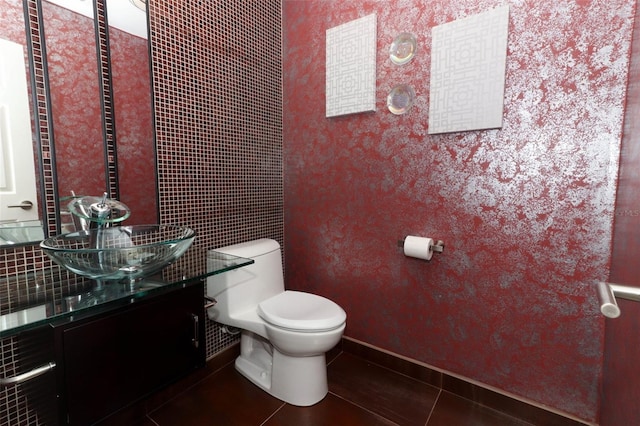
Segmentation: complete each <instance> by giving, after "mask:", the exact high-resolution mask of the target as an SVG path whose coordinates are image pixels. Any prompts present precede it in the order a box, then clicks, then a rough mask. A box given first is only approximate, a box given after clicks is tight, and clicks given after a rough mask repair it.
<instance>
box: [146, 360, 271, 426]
mask: <svg viewBox="0 0 640 426" xmlns="http://www.w3.org/2000/svg"><path fill="white" fill-rule="evenodd" d="M282 405H283V402H282V401H280V400H278V399H276V398H274V397H272V396H271V395H269V394H267V393H266V392H264V391H262V390H261V389H260V388H258V387H257V386H255V385H254V384H253V383H251V382H249V381H248V380H247V379H245V378H244V377H242V376H241V375H240V373H238V372H237V371H235V368H234V366H233V365H232V364H231V365H229V366H227V367H225V368H223V369H222V370H220V371H219V372H217V373H215V374H213V375H211V376H209V377H208V378H207V379H205V380H203V381H202V382H200V383H198V384H197V385H195V386H194V387H192V388H191V389H189V390H188V391H187V392H185V393H184V394H182V395H180V396H179V397H177V398H174V399H172V400H171V401H169V402H168V403H167V404H165V405H163V406H162V407H160V408H159V409H157V410H155V411H153V412H151V413H150V414H149V417H150V418H151V419H152V420H153V421H155V422H156V423H157V424H158V425H160V426H172V425H180V426H183V425H190V426H191V425H193V426H196V425H216V426H227V425H229V426H245V425H246V426H257V425H260V424H262V423H263V422H264V421H265V420H266V419H268V418H269V417H270V416H271V415H272V414H273V413H274V412H275V411H276V410H277V409H278V408H280V407H281V406H282Z"/></svg>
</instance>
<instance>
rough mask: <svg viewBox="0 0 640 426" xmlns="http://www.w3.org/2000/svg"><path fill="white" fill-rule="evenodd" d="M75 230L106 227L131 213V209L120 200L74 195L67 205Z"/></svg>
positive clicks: (104, 195)
mask: <svg viewBox="0 0 640 426" xmlns="http://www.w3.org/2000/svg"><path fill="white" fill-rule="evenodd" d="M68 208H69V211H70V212H71V213H72V217H73V223H74V225H75V227H76V231H81V230H82V231H89V230H91V229H98V228H108V227H110V226H111V225H112V224H114V223H117V222H122V221H123V220H125V219H126V218H128V217H129V216H130V215H131V210H130V209H129V207H127V206H126V205H125V204H124V203H121V202H120V201H117V200H113V199H109V198H107V193H106V192H105V193H103V194H102V197H74V198H73V199H72V201H71V202H70V203H69V205H68Z"/></svg>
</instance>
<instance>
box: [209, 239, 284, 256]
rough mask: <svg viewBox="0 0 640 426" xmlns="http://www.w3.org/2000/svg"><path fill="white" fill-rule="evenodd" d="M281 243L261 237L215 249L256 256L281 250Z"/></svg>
mask: <svg viewBox="0 0 640 426" xmlns="http://www.w3.org/2000/svg"><path fill="white" fill-rule="evenodd" d="M279 249H280V244H278V242H277V241H276V240H272V239H269V238H261V239H259V240H253V241H246V242H244V243H239V244H233V245H230V246H225V247H220V248H216V249H213V250H214V251H217V252H219V253H225V254H230V255H232V256H238V257H246V258H254V257H257V256H261V255H264V254H267V253H271V252H273V251H276V250H279Z"/></svg>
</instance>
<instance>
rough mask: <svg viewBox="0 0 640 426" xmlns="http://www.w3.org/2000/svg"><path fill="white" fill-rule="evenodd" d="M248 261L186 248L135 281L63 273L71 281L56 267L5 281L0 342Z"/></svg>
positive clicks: (162, 292) (141, 298)
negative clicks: (9, 290) (6, 294)
mask: <svg viewBox="0 0 640 426" xmlns="http://www.w3.org/2000/svg"><path fill="white" fill-rule="evenodd" d="M252 263H254V261H253V259H245V258H241V257H236V256H231V255H228V254H224V253H218V252H215V251H210V250H204V249H202V248H199V247H191V248H190V249H189V250H187V252H186V253H185V254H184V255H183V256H182V257H180V258H179V259H178V260H177V261H176V262H174V263H173V264H171V265H169V266H167V267H166V268H165V269H163V270H162V271H161V272H160V273H158V274H156V275H154V276H151V277H148V278H145V279H143V280H141V281H135V282H128V281H94V280H87V279H84V278H82V277H79V276H75V275H73V274H71V273H69V274H71V276H72V278H73V279H71V278H69V274H67V273H66V272H64V270H62V269H58V268H59V267H57V266H55V267H54V269H52V270H47V271H45V273H38V272H36V273H31V274H26V275H23V276H17V277H7V280H15V281H16V283H15V284H14V283H13V282H10V283H9V287H10V288H12V289H13V288H16V290H15V293H16V294H11V295H9V298H8V299H9V302H8V303H5V302H4V301H3V303H2V305H0V313H1V315H0V338H4V337H8V336H12V335H15V334H18V333H20V332H23V331H26V330H30V329H32V328H36V327H40V326H43V325H48V324H51V325H53V324H62V323H64V322H69V321H73V320H76V319H79V318H86V317H89V316H92V315H95V314H97V313H101V312H105V311H108V310H111V309H115V308H118V307H121V306H125V305H128V304H131V303H135V302H139V301H142V300H145V299H148V298H151V297H153V296H156V295H160V294H164V293H167V292H170V291H173V290H176V289H179V288H184V287H187V286H189V285H195V284H198V283H199V282H201V281H202V280H203V279H205V278H206V277H208V276H210V275H215V274H220V273H223V272H227V271H230V270H233V269H237V268H241V267H243V266H246V265H250V264H252ZM25 289H26V291H25ZM13 292H14V291H13V290H12V293H13ZM203 296H204V295H203ZM203 305H204V300H203Z"/></svg>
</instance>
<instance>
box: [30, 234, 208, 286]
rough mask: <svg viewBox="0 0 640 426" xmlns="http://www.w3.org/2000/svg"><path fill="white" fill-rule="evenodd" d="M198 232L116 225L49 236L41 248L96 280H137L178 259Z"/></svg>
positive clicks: (63, 265) (54, 257) (78, 272)
mask: <svg viewBox="0 0 640 426" xmlns="http://www.w3.org/2000/svg"><path fill="white" fill-rule="evenodd" d="M195 235H196V234H195V232H194V231H193V230H192V229H190V228H187V227H183V226H171V225H133V226H112V227H106V228H97V229H90V230H86V231H79V232H72V233H69V234H63V235H58V236H56V237H52V238H48V239H46V240H44V241H42V243H40V247H42V249H43V250H44V252H45V253H46V254H47V255H48V256H49V257H50V258H51V259H52V260H53V261H54V262H56V263H57V264H58V265H60V266H62V267H64V268H66V269H68V270H69V271H71V272H74V273H76V274H78V275H83V276H85V277H88V278H91V279H94V280H105V281H114V280H128V281H135V280H138V279H141V278H144V277H147V276H150V275H153V274H155V273H156V272H158V271H160V270H161V269H163V268H164V267H166V266H167V265H169V264H170V263H172V262H174V261H176V260H177V259H178V258H179V257H180V256H182V255H183V254H184V252H185V251H186V250H187V249H188V248H189V247H190V246H191V244H192V243H193V239H194V238H195Z"/></svg>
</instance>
